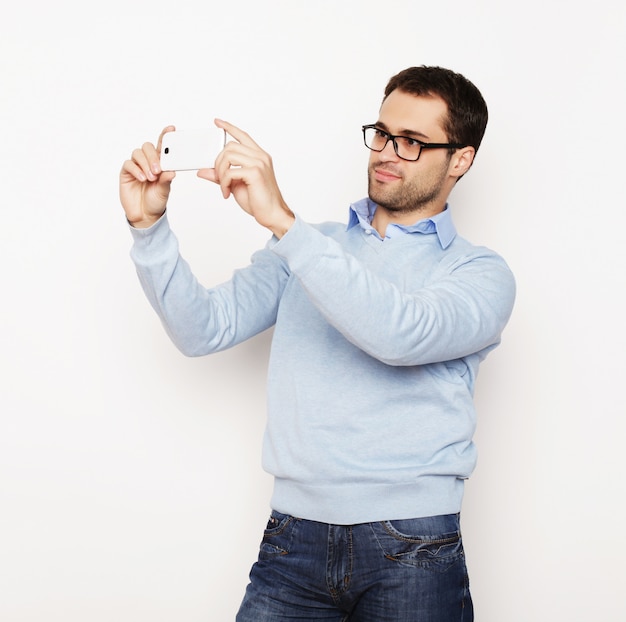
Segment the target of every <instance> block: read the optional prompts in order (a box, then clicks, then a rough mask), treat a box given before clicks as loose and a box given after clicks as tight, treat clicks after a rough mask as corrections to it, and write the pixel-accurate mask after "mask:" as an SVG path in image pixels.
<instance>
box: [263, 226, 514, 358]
mask: <svg viewBox="0 0 626 622" xmlns="http://www.w3.org/2000/svg"><path fill="white" fill-rule="evenodd" d="M273 251H274V252H275V253H276V254H277V255H278V256H280V257H281V258H283V259H284V260H285V261H286V262H287V264H288V266H289V270H290V272H291V273H292V274H293V275H294V276H295V277H296V278H297V279H298V280H299V282H300V283H301V285H302V287H303V288H304V290H305V292H306V294H307V296H308V297H309V299H310V301H311V302H312V303H313V305H314V306H315V307H316V308H317V309H318V310H319V311H320V313H321V314H322V315H323V316H324V317H325V319H326V321H327V322H329V323H330V324H331V325H332V326H333V327H334V328H336V329H337V330H338V331H339V332H340V333H341V334H342V335H343V336H344V337H345V338H346V339H348V340H349V341H350V342H351V343H353V344H354V345H355V346H357V347H358V348H360V349H361V350H363V351H365V352H366V353H367V354H369V355H370V356H372V357H374V358H376V359H378V360H380V361H382V362H384V363H386V364H388V365H406V366H408V365H423V364H429V363H436V362H441V361H449V360H454V359H457V358H461V357H464V356H468V355H470V354H479V356H480V358H482V357H484V356H485V355H486V354H487V352H488V351H489V350H490V349H491V348H493V347H495V346H496V345H497V344H498V343H499V341H500V335H501V332H502V330H503V329H504V326H505V325H506V323H507V321H508V319H509V317H510V314H511V312H512V308H513V302H514V298H515V282H514V278H513V275H512V273H511V271H510V270H509V268H508V266H507V265H506V263H505V262H504V260H502V258H500V257H499V256H498V255H497V254H496V253H493V252H492V251H489V250H488V249H485V248H480V247H471V250H470V249H468V252H467V254H466V255H465V256H463V255H461V256H459V257H457V258H456V259H455V260H453V261H452V262H451V263H448V264H447V265H446V266H445V267H438V268H437V269H436V270H435V272H434V273H433V274H432V275H430V276H429V279H428V284H427V285H425V286H424V287H421V288H420V289H418V290H417V291H408V292H407V291H403V290H401V289H400V288H399V287H398V286H397V285H395V284H394V283H391V282H390V281H388V280H385V279H384V278H381V277H380V276H378V275H377V274H374V273H373V272H372V271H371V270H368V269H366V268H365V267H364V266H363V265H362V264H361V263H360V262H359V261H358V260H357V259H356V258H355V257H354V256H352V255H350V254H349V253H347V252H345V251H344V250H343V249H342V247H341V246H340V245H339V244H338V243H337V242H336V241H335V240H333V239H332V238H330V237H328V236H325V235H324V234H322V233H321V232H320V231H318V230H317V229H315V228H314V227H312V226H310V225H308V224H306V223H304V222H303V221H301V220H299V219H298V220H297V221H296V223H295V224H294V225H293V226H292V228H291V229H290V230H289V232H288V233H287V234H286V235H285V236H283V238H282V239H281V240H280V241H279V242H278V243H277V244H276V245H275V246H274V247H273ZM364 309H366V310H367V312H363V310H364Z"/></svg>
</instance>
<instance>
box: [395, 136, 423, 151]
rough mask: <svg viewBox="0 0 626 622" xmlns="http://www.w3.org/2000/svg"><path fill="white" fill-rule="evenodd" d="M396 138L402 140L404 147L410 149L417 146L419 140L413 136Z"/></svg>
mask: <svg viewBox="0 0 626 622" xmlns="http://www.w3.org/2000/svg"><path fill="white" fill-rule="evenodd" d="M398 140H400V141H402V142H403V143H404V146H405V147H409V148H411V149H414V148H415V147H419V145H420V142H419V140H415V139H414V138H409V137H408V136H400V137H399V138H398Z"/></svg>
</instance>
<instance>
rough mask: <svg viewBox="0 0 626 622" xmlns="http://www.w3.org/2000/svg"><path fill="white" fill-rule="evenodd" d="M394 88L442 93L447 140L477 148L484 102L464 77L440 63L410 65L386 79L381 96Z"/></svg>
mask: <svg viewBox="0 0 626 622" xmlns="http://www.w3.org/2000/svg"><path fill="white" fill-rule="evenodd" d="M396 89H399V90H401V91H403V92H405V93H409V94H410V95H420V96H424V95H425V96H437V97H441V99H443V101H444V102H446V104H447V106H448V115H447V117H446V118H445V119H444V122H443V129H444V131H445V132H446V134H447V136H448V141H449V142H451V143H461V144H463V145H470V146H472V147H474V149H475V150H476V151H478V147H479V146H480V143H481V141H482V139H483V135H484V133H485V128H486V127H487V118H488V114H487V104H486V103H485V100H484V99H483V96H482V95H481V93H480V91H479V90H478V89H477V88H476V87H475V86H474V85H473V84H472V83H471V82H470V81H469V80H468V79H467V78H465V77H463V76H462V75H461V74H459V73H455V72H454V71H451V70H450V69H444V68H442V67H427V66H425V65H422V66H421V67H409V68H408V69H405V70H403V71H401V72H400V73H398V74H396V75H395V76H393V78H391V79H390V80H389V82H388V83H387V86H386V88H385V97H384V99H386V98H387V97H388V96H389V94H390V93H391V92H392V91H395V90H396ZM384 99H383V101H384Z"/></svg>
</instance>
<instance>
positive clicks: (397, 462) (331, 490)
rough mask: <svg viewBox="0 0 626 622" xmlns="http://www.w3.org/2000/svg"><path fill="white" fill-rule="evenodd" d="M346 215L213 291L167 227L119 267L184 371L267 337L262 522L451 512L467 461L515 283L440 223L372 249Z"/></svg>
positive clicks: (364, 205)
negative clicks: (480, 393)
mask: <svg viewBox="0 0 626 622" xmlns="http://www.w3.org/2000/svg"><path fill="white" fill-rule="evenodd" d="M353 208H354V209H355V210H356V211H354V212H353V213H352V218H351V222H350V226H349V227H348V228H346V225H341V224H337V223H326V224H322V225H316V226H312V225H309V224H307V223H305V222H304V221H302V220H301V219H300V218H297V220H296V223H295V224H294V225H293V226H292V228H291V229H290V230H289V232H288V233H287V234H286V235H285V236H284V237H283V238H282V239H281V240H280V241H278V240H276V239H275V238H273V239H272V240H271V241H270V242H269V243H268V246H267V247H266V248H265V249H263V250H261V251H258V252H257V253H255V254H254V256H253V257H252V262H251V265H250V266H248V267H247V268H244V269H242V270H238V271H236V272H235V273H234V275H233V278H232V279H231V280H230V281H229V282H227V283H224V284H222V285H219V286H217V287H214V288H209V289H206V288H205V287H203V286H202V285H200V284H199V283H198V282H197V280H196V279H195V278H194V276H193V274H192V273H191V271H190V268H189V266H188V265H187V263H186V262H185V261H184V260H183V259H182V258H181V257H180V256H179V251H178V243H177V241H176V238H175V236H174V234H173V233H172V232H171V230H170V228H169V225H168V221H167V216H163V218H162V219H161V220H160V221H159V222H157V223H156V224H155V225H154V226H152V227H151V228H149V229H144V230H141V229H132V234H133V237H134V245H133V249H132V252H131V255H132V258H133V260H134V262H135V264H136V267H137V271H138V274H139V278H140V280H141V283H142V286H143V288H144V291H145V292H146V295H147V296H148V298H149V300H150V303H151V304H152V306H153V307H154V309H155V310H156V312H157V313H158V314H159V316H160V318H161V320H162V321H163V324H164V326H165V329H166V330H167V332H168V334H169V336H170V338H171V339H172V340H173V341H174V343H175V344H176V345H177V346H178V348H179V349H180V350H181V351H182V352H183V353H184V354H186V355H188V356H199V355H204V354H209V353H211V352H217V351H219V350H223V349H225V348H229V347H231V346H234V345H235V344H237V343H240V342H241V341H243V340H245V339H248V338H249V337H251V336H253V335H255V334H257V333H259V332H261V331H263V330H265V329H267V328H269V327H270V326H273V325H274V324H275V330H274V335H273V340H272V348H271V356H270V366H269V378H268V387H267V394H268V413H267V428H266V433H265V438H264V447H263V466H264V468H265V469H266V470H267V471H268V472H269V473H271V474H272V475H273V476H274V481H275V485H274V493H273V496H272V501H271V505H272V507H273V508H274V509H276V510H278V511H280V512H283V513H286V514H292V515H294V516H298V517H300V518H307V519H310V520H317V521H322V522H327V523H336V524H353V523H362V522H369V521H376V520H394V519H404V518H414V517H420V516H431V515H437V514H448V513H455V512H458V511H459V510H460V507H461V501H462V496H463V480H464V479H465V478H467V477H468V476H469V475H470V474H471V472H472V470H473V468H474V465H475V461H476V451H475V447H474V444H473V443H472V435H473V432H474V428H475V411H474V406H473V400H472V395H473V390H474V382H475V379H476V374H477V371H478V365H479V362H480V361H481V360H482V359H483V358H484V357H485V356H486V354H487V353H488V352H489V351H490V350H491V349H493V348H494V347H495V346H496V345H498V343H499V341H500V335H501V332H502V330H503V328H504V326H505V324H506V322H507V320H508V318H509V316H510V314H511V310H512V306H513V300H514V295H515V284H514V279H513V276H512V274H511V272H510V270H509V269H508V267H507V266H506V264H505V262H504V261H503V260H502V259H501V258H500V257H499V256H498V255H497V254H495V253H494V252H492V251H490V250H488V249H486V248H482V247H477V246H473V245H471V244H470V243H469V242H467V241H466V240H464V239H462V238H461V237H459V236H458V235H456V233H455V231H454V227H453V225H452V221H451V217H450V210H446V211H444V212H443V213H442V214H439V215H437V217H435V218H433V219H430V220H425V221H421V222H420V223H418V224H417V225H416V226H414V227H409V228H396V229H394V231H393V232H391V231H390V233H393V235H391V237H390V238H385V239H384V240H382V239H380V237H379V236H378V234H377V233H376V232H375V231H374V230H373V229H372V228H371V227H370V226H369V224H368V222H367V219H366V218H365V217H364V216H363V215H364V214H365V213H366V212H367V211H368V210H371V208H372V205H371V204H370V203H369V200H367V199H364V200H363V201H361V202H359V203H358V204H355V206H353ZM356 213H359V214H360V215H361V216H360V218H357V217H356ZM217 259H218V258H216V260H217Z"/></svg>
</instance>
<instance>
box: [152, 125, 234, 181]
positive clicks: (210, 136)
mask: <svg viewBox="0 0 626 622" xmlns="http://www.w3.org/2000/svg"><path fill="white" fill-rule="evenodd" d="M224 145H226V132H225V131H224V130H222V129H220V128H218V127H213V128H211V127H207V128H202V129H195V130H175V131H174V132H167V133H166V134H164V135H163V141H162V142H161V170H164V171H196V170H198V169H200V168H213V166H214V164H215V158H216V157H217V155H218V154H219V152H220V151H221V150H222V149H223V148H224Z"/></svg>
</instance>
